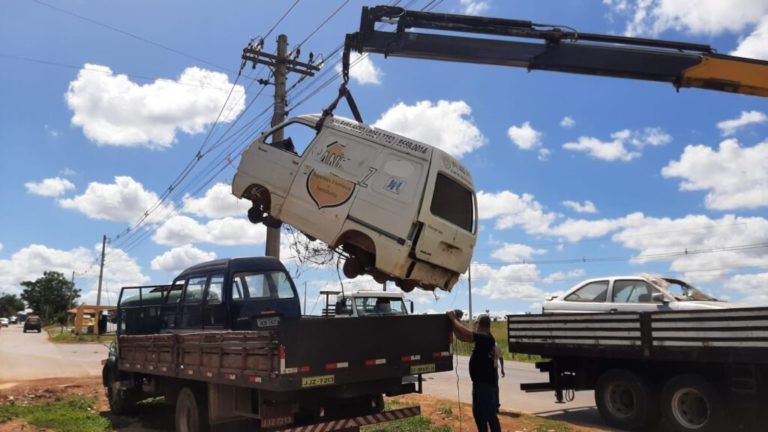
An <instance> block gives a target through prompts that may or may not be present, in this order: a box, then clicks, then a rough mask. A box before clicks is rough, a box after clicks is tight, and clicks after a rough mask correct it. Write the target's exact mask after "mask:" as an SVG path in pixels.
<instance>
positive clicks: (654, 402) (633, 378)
mask: <svg viewBox="0 0 768 432" xmlns="http://www.w3.org/2000/svg"><path fill="white" fill-rule="evenodd" d="M595 403H596V404H597V409H598V411H599V412H600V416H602V417H603V419H605V421H606V423H608V424H610V425H611V426H613V427H615V428H618V429H628V430H642V429H645V428H648V427H650V426H653V425H655V424H656V423H658V421H659V403H658V395H657V393H656V392H654V391H653V390H652V389H651V388H650V387H649V386H648V385H647V384H646V383H645V381H643V380H642V379H641V378H640V377H638V376H637V375H636V374H634V373H633V372H630V371H628V370H624V369H610V370H608V371H606V372H605V373H603V374H602V375H600V378H598V380H597V385H596V386H595Z"/></svg>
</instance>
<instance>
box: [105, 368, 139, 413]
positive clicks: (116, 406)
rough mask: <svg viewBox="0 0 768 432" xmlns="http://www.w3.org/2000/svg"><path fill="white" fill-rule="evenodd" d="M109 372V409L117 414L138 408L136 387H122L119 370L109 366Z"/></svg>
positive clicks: (107, 386) (107, 390)
mask: <svg viewBox="0 0 768 432" xmlns="http://www.w3.org/2000/svg"><path fill="white" fill-rule="evenodd" d="M106 374H107V385H106V387H105V390H106V394H107V402H108V403H109V409H110V410H112V412H113V413H115V414H117V415H123V414H130V413H132V412H134V411H135V410H136V402H138V400H139V398H138V394H137V392H136V390H135V389H124V388H120V380H119V377H118V375H117V374H118V372H116V371H115V370H114V369H112V368H109V370H108V371H107V372H106Z"/></svg>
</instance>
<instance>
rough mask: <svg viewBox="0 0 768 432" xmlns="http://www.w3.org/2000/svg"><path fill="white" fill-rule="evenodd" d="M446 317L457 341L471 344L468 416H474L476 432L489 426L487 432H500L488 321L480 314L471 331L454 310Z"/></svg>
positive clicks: (482, 431)
mask: <svg viewBox="0 0 768 432" xmlns="http://www.w3.org/2000/svg"><path fill="white" fill-rule="evenodd" d="M448 318H450V319H451V323H452V324H453V332H454V333H455V334H456V337H457V338H459V340H460V341H463V342H470V343H474V344H475V347H474V348H473V349H472V355H471V356H470V357H469V377H470V378H471V379H472V415H473V416H474V417H475V424H476V425H477V430H478V432H486V431H487V430H488V427H490V429H491V432H501V425H500V424H499V418H498V417H497V415H496V412H497V409H498V407H497V405H498V397H497V395H496V388H497V381H496V370H495V368H494V363H496V356H495V349H494V347H495V346H496V340H495V339H494V338H493V336H492V335H491V319H490V318H489V317H488V315H480V316H479V317H478V318H477V323H476V324H475V331H472V330H470V329H469V328H467V327H466V326H465V325H464V324H462V323H461V321H459V319H458V318H457V317H456V313H455V312H454V311H450V312H448Z"/></svg>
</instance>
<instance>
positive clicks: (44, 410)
mask: <svg viewBox="0 0 768 432" xmlns="http://www.w3.org/2000/svg"><path fill="white" fill-rule="evenodd" d="M16 418H20V419H24V420H25V421H26V422H27V423H29V424H31V425H33V426H37V427H40V428H51V429H55V430H57V431H59V432H108V431H110V430H112V429H111V428H110V424H109V421H108V420H107V419H105V418H103V417H101V416H100V415H99V414H98V412H96V410H95V409H94V400H93V399H86V398H72V399H67V400H63V401H60V402H51V403H46V404H43V405H28V406H21V405H2V406H0V423H5V422H7V421H10V420H13V419H16Z"/></svg>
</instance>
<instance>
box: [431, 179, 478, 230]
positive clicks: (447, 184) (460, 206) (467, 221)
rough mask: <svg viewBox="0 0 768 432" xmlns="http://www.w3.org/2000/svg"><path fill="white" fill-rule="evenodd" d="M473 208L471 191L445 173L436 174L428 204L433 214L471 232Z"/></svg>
mask: <svg viewBox="0 0 768 432" xmlns="http://www.w3.org/2000/svg"><path fill="white" fill-rule="evenodd" d="M474 209H475V206H474V204H473V202H472V191H470V190H469V189H467V188H466V187H464V186H462V185H460V184H459V183H457V182H455V181H454V180H452V179H451V178H450V177H448V176H446V175H443V174H440V173H438V174H437V179H436V181H435V192H434V194H433V195H432V205H431V206H430V211H431V212H432V214H433V215H435V216H437V217H440V218H442V219H445V220H446V221H448V222H450V223H452V224H454V225H456V226H457V227H459V228H462V229H464V230H466V231H469V232H472V228H473V223H474Z"/></svg>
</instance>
